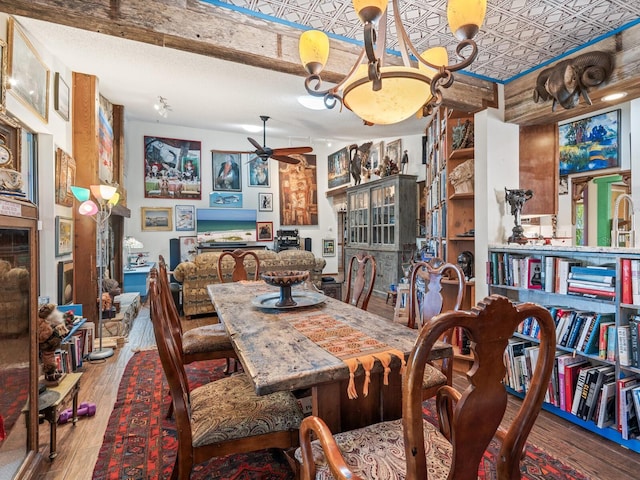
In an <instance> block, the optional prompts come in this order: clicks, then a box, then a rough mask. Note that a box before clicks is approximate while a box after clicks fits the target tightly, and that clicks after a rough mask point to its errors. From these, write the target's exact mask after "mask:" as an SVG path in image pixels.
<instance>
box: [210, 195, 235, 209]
mask: <svg viewBox="0 0 640 480" xmlns="http://www.w3.org/2000/svg"><path fill="white" fill-rule="evenodd" d="M209 206H210V207H222V208H242V194H241V193H223V192H211V193H210V194H209Z"/></svg>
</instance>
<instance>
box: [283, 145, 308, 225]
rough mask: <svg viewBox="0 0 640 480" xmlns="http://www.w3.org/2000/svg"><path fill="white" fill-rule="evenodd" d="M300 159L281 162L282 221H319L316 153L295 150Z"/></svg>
mask: <svg viewBox="0 0 640 480" xmlns="http://www.w3.org/2000/svg"><path fill="white" fill-rule="evenodd" d="M289 156H290V157H293V158H297V159H298V160H300V163H298V164H297V165H292V164H290V163H284V162H278V163H279V168H278V173H279V174H280V225H318V182H317V178H316V175H317V173H316V156H315V155H300V154H293V155H289Z"/></svg>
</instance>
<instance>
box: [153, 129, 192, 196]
mask: <svg viewBox="0 0 640 480" xmlns="http://www.w3.org/2000/svg"><path fill="white" fill-rule="evenodd" d="M201 147H202V143H201V142H199V141H197V140H182V139H177V138H166V137H151V136H145V137H144V169H145V175H144V196H145V198H168V199H171V200H175V199H181V198H182V199H189V200H201V199H202V176H201V167H202V163H201Z"/></svg>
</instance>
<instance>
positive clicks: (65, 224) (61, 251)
mask: <svg viewBox="0 0 640 480" xmlns="http://www.w3.org/2000/svg"><path fill="white" fill-rule="evenodd" d="M71 253H73V218H68V217H61V216H57V217H56V257H62V256H64V255H69V254H71Z"/></svg>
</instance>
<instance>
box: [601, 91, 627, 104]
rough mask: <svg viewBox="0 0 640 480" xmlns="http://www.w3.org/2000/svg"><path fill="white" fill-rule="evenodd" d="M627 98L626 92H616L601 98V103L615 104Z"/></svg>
mask: <svg viewBox="0 0 640 480" xmlns="http://www.w3.org/2000/svg"><path fill="white" fill-rule="evenodd" d="M626 96H627V92H616V93H611V94H609V95H605V96H604V97H602V101H603V102H615V101H616V100H620V99H621V98H624V97H626Z"/></svg>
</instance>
